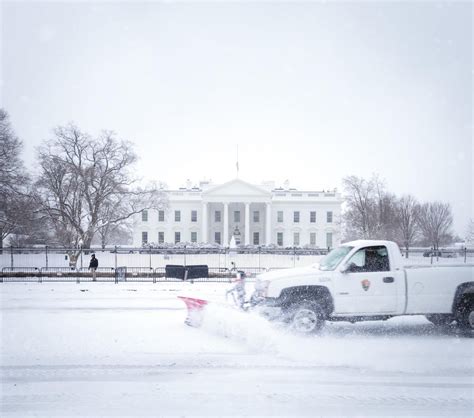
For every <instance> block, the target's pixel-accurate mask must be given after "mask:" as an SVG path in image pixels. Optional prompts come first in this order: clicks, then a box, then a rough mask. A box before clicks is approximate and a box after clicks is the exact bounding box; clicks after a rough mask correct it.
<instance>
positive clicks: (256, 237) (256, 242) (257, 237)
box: [253, 232, 260, 245]
mask: <svg viewBox="0 0 474 418" xmlns="http://www.w3.org/2000/svg"><path fill="white" fill-rule="evenodd" d="M253 245H260V234H259V233H258V232H254V233H253Z"/></svg>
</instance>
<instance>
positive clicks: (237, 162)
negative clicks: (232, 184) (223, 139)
mask: <svg viewBox="0 0 474 418" xmlns="http://www.w3.org/2000/svg"><path fill="white" fill-rule="evenodd" d="M235 168H236V169H237V178H238V177H239V144H237V161H236V163H235Z"/></svg>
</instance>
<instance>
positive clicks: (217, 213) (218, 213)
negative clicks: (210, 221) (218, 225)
mask: <svg viewBox="0 0 474 418" xmlns="http://www.w3.org/2000/svg"><path fill="white" fill-rule="evenodd" d="M214 222H221V211H220V210H216V211H215V212H214Z"/></svg>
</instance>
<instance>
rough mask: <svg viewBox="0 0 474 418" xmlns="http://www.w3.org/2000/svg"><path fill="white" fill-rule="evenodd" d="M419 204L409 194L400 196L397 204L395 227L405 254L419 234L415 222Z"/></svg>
mask: <svg viewBox="0 0 474 418" xmlns="http://www.w3.org/2000/svg"><path fill="white" fill-rule="evenodd" d="M418 211H419V204H418V202H417V201H416V199H415V198H414V197H413V196H411V195H406V196H402V197H401V198H400V199H399V200H398V204H397V227H398V232H399V236H400V241H401V243H402V244H403V246H404V247H405V250H406V256H407V258H408V251H409V249H410V246H411V245H412V244H413V242H414V241H415V240H416V238H417V236H418V234H419V228H418V223H417V218H418Z"/></svg>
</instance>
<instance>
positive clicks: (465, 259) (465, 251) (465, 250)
mask: <svg viewBox="0 0 474 418" xmlns="http://www.w3.org/2000/svg"><path fill="white" fill-rule="evenodd" d="M464 262H465V263H467V247H464Z"/></svg>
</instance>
